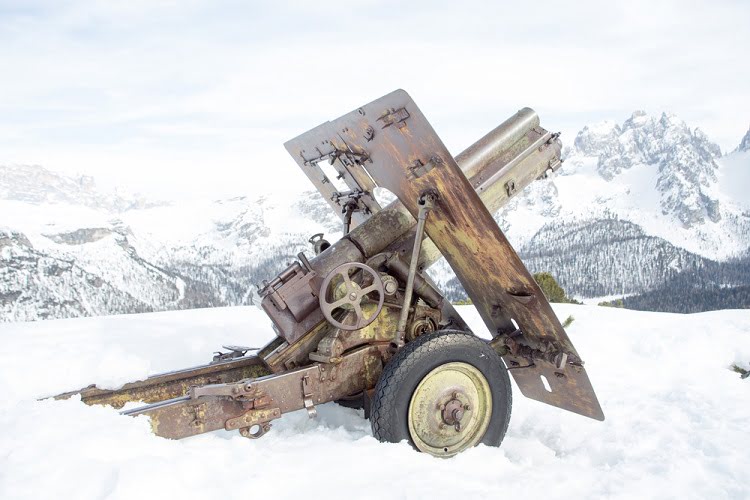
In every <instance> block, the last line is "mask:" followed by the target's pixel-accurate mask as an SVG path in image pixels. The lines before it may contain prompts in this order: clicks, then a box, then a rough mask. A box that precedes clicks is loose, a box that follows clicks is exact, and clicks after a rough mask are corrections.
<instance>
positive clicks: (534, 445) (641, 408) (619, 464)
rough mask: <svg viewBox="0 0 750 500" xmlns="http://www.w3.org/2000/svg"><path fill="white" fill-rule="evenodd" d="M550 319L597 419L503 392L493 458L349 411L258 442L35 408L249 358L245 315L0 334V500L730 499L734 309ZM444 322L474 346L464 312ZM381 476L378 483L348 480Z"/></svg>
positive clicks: (739, 387) (736, 406)
mask: <svg viewBox="0 0 750 500" xmlns="http://www.w3.org/2000/svg"><path fill="white" fill-rule="evenodd" d="M555 310H556V312H557V314H558V316H559V317H560V318H561V319H565V318H566V317H567V316H569V315H573V316H574V317H575V320H574V321H573V323H572V325H571V326H570V327H569V329H568V330H569V333H570V335H571V338H572V339H573V340H574V342H575V344H576V347H577V348H578V350H579V352H580V353H581V354H582V356H583V357H584V359H585V360H586V366H587V370H588V372H589V375H590V377H591V380H592V382H593V384H594V387H595V389H596V391H597V394H598V396H599V399H600V401H601V403H602V407H603V409H604V412H605V414H606V420H605V421H604V422H597V421H593V420H588V419H585V418H583V417H580V416H577V415H574V414H572V413H568V412H564V411H562V410H558V409H556V408H553V407H550V406H547V405H544V404H541V403H538V402H535V401H531V400H528V399H525V398H523V397H522V396H521V395H520V394H519V392H518V390H517V389H516V388H515V387H514V395H515V398H514V405H513V413H512V416H511V422H510V428H509V430H508V435H507V437H506V439H505V441H504V442H503V445H502V447H501V448H488V447H484V446H479V447H477V448H475V449H472V450H469V451H468V452H466V453H463V454H461V455H459V456H457V457H455V458H453V459H449V460H441V459H437V458H433V457H430V456H427V455H421V454H417V453H415V452H413V451H412V450H411V449H410V448H409V446H408V445H407V444H406V443H401V444H381V443H378V442H377V441H376V440H375V439H374V438H373V437H372V435H371V432H370V427H369V423H368V422H367V421H366V420H364V419H363V418H362V415H361V412H359V411H355V410H351V409H347V408H343V407H339V406H337V405H335V404H328V405H324V406H322V407H321V408H320V409H319V417H318V418H317V419H316V420H309V419H308V418H307V416H306V414H305V412H297V413H294V414H290V415H287V416H284V417H283V418H282V419H281V420H280V421H278V422H277V423H274V426H273V428H272V430H271V432H270V433H269V434H268V435H267V436H265V437H263V438H262V439H260V440H257V441H252V440H248V439H245V438H242V437H239V435H237V434H236V433H227V432H216V433H211V434H207V435H203V436H196V437H194V438H190V439H187V440H183V441H168V440H165V439H162V438H158V437H155V436H153V435H152V434H151V433H150V430H149V425H148V423H147V421H146V420H145V417H139V418H135V419H134V418H130V417H124V416H120V415H119V414H118V412H117V411H115V410H112V409H109V408H103V407H88V406H86V405H84V404H82V403H81V402H80V401H75V400H71V401H49V400H46V401H36V399H37V398H38V397H41V396H45V395H50V394H54V393H57V392H59V391H63V390H66V389H71V388H76V387H80V386H83V385H86V384H88V383H89V382H92V381H99V382H103V383H104V385H107V386H116V385H117V384H120V383H122V382H124V381H126V380H129V379H133V378H138V377H143V376H145V375H147V374H149V373H155V372H159V371H163V370H168V369H174V368H179V367H185V366H189V365H193V364H198V363H203V362H206V361H207V360H209V358H210V356H211V351H212V350H214V349H215V348H217V347H219V346H220V344H222V343H235V344H245V345H256V346H259V345H261V344H262V343H263V342H264V341H266V340H268V339H269V337H270V335H271V333H270V332H271V330H270V325H269V324H268V320H267V319H266V317H265V316H264V315H263V314H262V313H261V312H260V311H258V310H257V309H255V308H253V307H236V308H216V309H204V310H195V311H179V312H166V313H152V314H141V315H128V316H116V317H106V318H85V319H74V320H60V321H45V322H41V323H25V324H24V323H17V324H4V325H0V342H2V345H3V349H2V351H0V387H3V389H4V397H3V398H2V400H0V429H2V430H0V498H4V499H6V498H7V499H14V500H23V499H34V500H38V499H44V498H76V499H80V500H86V499H99V498H108V499H112V500H114V499H128V500H129V499H132V498H143V499H159V500H163V499H165V498H185V499H190V498H196V499H206V498H226V499H232V498H238V499H239V498H243V499H245V498H254V497H259V496H266V495H269V496H273V497H274V498H300V496H304V495H305V494H310V493H311V492H312V494H316V493H315V492H319V491H320V490H319V488H321V486H320V484H321V483H320V477H321V473H322V472H324V471H325V477H327V478H329V479H330V484H329V483H326V486H325V494H326V496H329V497H332V498H352V497H355V498H383V496H384V494H385V495H387V496H388V497H389V498H391V497H392V498H426V497H427V498H455V497H456V496H459V497H461V498H498V497H501V496H502V497H508V498H516V497H520V498H545V499H553V498H604V497H606V498H623V499H624V498H659V499H661V498H681V499H693V498H696V499H698V498H700V499H703V498H717V499H723V498H738V499H739V498H747V492H748V491H750V474H748V470H750V453H748V450H750V432H748V430H747V402H748V401H749V400H750V380H741V379H740V377H739V376H738V374H737V373H734V372H732V371H730V370H729V369H728V367H729V365H730V364H732V363H740V364H742V366H744V367H745V368H750V365H748V362H750V312H748V311H718V312H711V313H702V314H694V315H674V314H664V313H645V312H635V311H625V310H619V309H612V308H603V307H594V306H574V305H556V306H555ZM460 313H461V314H462V315H463V316H464V317H465V318H466V319H467V320H468V321H469V323H470V324H471V325H472V327H473V328H474V329H475V330H476V331H477V332H478V333H480V334H482V335H486V333H487V332H486V330H485V329H484V326H483V325H482V323H481V320H480V319H479V317H478V315H477V313H476V311H475V310H474V309H473V308H470V307H461V308H460ZM61 339H63V341H61ZM32 354H33V356H32ZM32 359H33V361H34V362H35V363H36V366H38V367H39V368H38V369H34V370H29V369H28V363H29V362H30V360H32ZM384 463H387V464H389V466H388V468H387V473H386V472H384V473H383V474H382V475H378V474H373V473H366V474H364V473H363V474H361V473H358V472H357V471H377V470H381V471H382V470H383V464H384ZM290 471H293V472H290ZM339 472H343V473H341V474H339ZM384 489H385V491H386V492H387V493H384Z"/></svg>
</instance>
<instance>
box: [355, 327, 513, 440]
mask: <svg viewBox="0 0 750 500" xmlns="http://www.w3.org/2000/svg"><path fill="white" fill-rule="evenodd" d="M454 361H459V362H464V363H468V364H470V365H472V366H474V367H475V368H477V369H478V370H479V371H481V372H482V374H483V375H484V376H485V378H487V382H488V383H489V386H490V393H491V394H492V416H491V417H490V423H489V426H488V428H487V431H486V432H485V434H484V437H483V438H482V440H481V441H480V442H481V443H483V444H485V445H487V446H500V443H501V442H502V440H503V438H504V437H505V433H506V431H507V430H508V423H509V422H510V411H511V407H512V405H513V401H512V399H513V398H512V394H511V386H510V378H509V377H508V371H507V370H506V368H505V365H504V364H503V361H502V359H500V356H498V354H497V353H496V352H495V351H494V350H493V349H492V347H490V346H489V345H488V344H487V342H485V341H483V340H481V339H479V338H477V337H475V336H474V335H472V334H470V333H466V332H461V331H456V330H440V331H438V332H435V333H432V334H429V335H422V336H420V337H417V338H416V339H415V340H413V341H412V342H409V343H408V344H406V345H405V346H404V347H402V348H401V350H399V351H398V352H397V353H396V355H395V356H394V357H393V358H392V359H391V360H390V361H389V362H388V364H387V365H386V366H385V368H384V369H383V373H382V374H381V375H380V379H379V380H378V383H377V385H376V386H375V394H374V396H373V401H372V412H371V414H370V426H371V427H372V434H373V436H375V437H376V438H377V439H378V440H380V441H381V442H388V443H399V442H401V441H403V440H405V439H406V440H407V441H408V442H409V443H410V444H411V445H412V447H414V449H416V447H415V446H414V442H413V441H412V439H411V435H410V433H409V424H408V417H407V415H408V412H409V403H410V401H411V396H412V394H413V393H414V390H415V389H416V388H417V385H419V382H420V381H421V380H422V379H423V378H424V377H425V375H427V374H428V373H429V372H430V371H432V370H433V369H435V368H437V367H438V366H440V365H442V364H445V363H450V362H454Z"/></svg>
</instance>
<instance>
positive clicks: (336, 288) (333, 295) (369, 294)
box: [319, 262, 385, 331]
mask: <svg viewBox="0 0 750 500" xmlns="http://www.w3.org/2000/svg"><path fill="white" fill-rule="evenodd" d="M375 294H377V298H375V297H373V295H375ZM319 300H320V310H321V311H323V316H325V318H326V319H327V320H328V322H329V323H330V324H332V325H333V326H335V327H336V328H340V329H342V330H349V331H351V330H359V329H360V328H364V327H366V326H367V325H369V324H370V323H372V322H373V321H375V318H377V317H378V314H380V311H381V310H382V309H383V301H384V300H385V293H383V280H382V279H381V278H380V275H379V274H378V273H377V272H376V271H375V270H374V269H373V268H371V267H370V266H368V265H365V264H361V263H359V262H348V263H346V264H342V265H340V266H338V267H336V268H334V269H333V270H332V271H331V272H330V273H328V276H326V278H325V280H323V285H322V286H321V287H320V299H319ZM364 302H374V303H376V304H377V307H376V308H375V309H374V310H372V311H371V312H368V313H367V314H365V311H364V310H363V308H362V304H363V303H364ZM340 309H343V310H347V311H353V312H354V314H355V320H354V324H346V323H344V322H342V321H338V320H337V319H336V318H334V317H333V313H334V311H336V310H340ZM370 309H371V308H368V311H369V310H370Z"/></svg>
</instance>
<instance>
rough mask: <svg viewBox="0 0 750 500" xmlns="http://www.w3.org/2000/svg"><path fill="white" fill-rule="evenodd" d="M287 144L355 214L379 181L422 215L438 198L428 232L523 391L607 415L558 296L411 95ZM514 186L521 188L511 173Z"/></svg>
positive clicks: (339, 205)
mask: <svg viewBox="0 0 750 500" xmlns="http://www.w3.org/2000/svg"><path fill="white" fill-rule="evenodd" d="M285 147H286V148H287V150H288V151H289V153H290V154H291V155H292V156H293V157H294V158H295V160H296V161H297V163H298V164H299V166H300V168H302V170H303V171H304V172H305V173H306V174H307V175H308V177H309V178H310V179H311V180H312V181H313V183H314V184H315V185H316V186H317V187H318V188H319V190H320V191H321V193H322V194H323V195H324V197H326V199H327V200H328V201H329V203H331V205H332V206H334V207H335V208H336V209H337V211H340V212H342V213H344V214H346V213H347V212H348V213H349V215H352V216H353V217H354V218H355V219H354V220H355V221H356V220H363V219H366V217H367V215H368V214H370V213H372V212H374V211H377V210H378V209H379V206H378V205H377V202H375V200H374V198H373V197H372V190H373V188H374V187H375V186H381V187H383V188H385V189H388V190H389V191H391V192H392V193H393V194H395V195H396V196H397V197H398V199H399V200H400V201H401V202H402V203H403V204H404V206H405V207H406V208H407V209H408V211H409V212H410V213H411V214H412V215H413V216H414V217H415V218H416V217H417V216H418V214H419V212H420V206H421V205H420V204H421V203H422V202H423V200H424V199H425V197H426V196H430V197H431V199H433V200H434V206H433V207H432V210H431V212H430V215H429V217H427V219H426V221H425V231H426V233H427V235H428V236H429V238H430V239H431V240H432V242H434V244H435V245H436V246H437V248H438V249H439V250H440V252H441V253H442V254H443V256H445V258H446V259H447V261H448V263H449V264H450V265H451V267H452V268H453V270H454V271H455V273H456V275H457V277H458V279H459V280H460V281H461V283H462V285H463V286H464V288H465V290H466V292H467V294H468V295H469V297H470V298H471V299H472V301H473V303H474V304H475V306H476V308H477V310H478V311H479V314H480V315H481V317H482V319H483V321H484V323H485V324H486V325H487V328H488V329H489V331H490V332H491V333H492V335H493V341H492V345H493V347H495V349H496V350H497V351H498V352H499V353H500V354H501V355H502V357H503V360H504V362H505V364H506V365H507V367H508V368H509V370H510V372H511V374H512V375H513V378H514V379H515V381H516V383H517V385H518V387H519V388H520V389H521V392H522V393H523V395H524V396H526V397H529V398H531V399H535V400H538V401H542V402H544V403H547V404H550V405H553V406H557V407H559V408H562V409H565V410H569V411H572V412H575V413H578V414H581V415H584V416H587V417H591V418H594V419H597V420H603V419H604V414H603V412H602V409H601V407H600V405H599V402H598V400H597V398H596V395H595V393H594V390H593V388H592V386H591V383H590V381H589V378H588V375H587V374H586V370H585V368H584V366H583V360H582V359H581V357H580V356H579V354H578V352H577V351H576V349H575V347H574V346H573V343H572V342H571V340H570V338H569V337H568V335H567V334H566V333H565V330H564V329H563V327H562V325H561V324H560V322H559V320H558V319H557V317H556V316H555V314H554V312H553V310H552V308H551V306H550V304H549V302H548V301H547V299H546V298H545V296H544V294H543V293H542V291H541V289H540V288H539V286H538V285H537V283H536V282H535V281H534V279H533V278H532V276H531V274H530V273H529V271H528V270H527V269H526V267H525V266H524V264H523V262H522V261H521V259H520V258H519V257H518V255H517V254H516V252H515V250H514V249H513V247H512V246H511V244H510V243H509V242H508V240H507V238H506V237H505V235H504V234H503V233H502V231H501V230H500V228H499V227H498V225H497V224H496V223H495V221H494V219H493V218H492V214H491V213H490V212H489V211H488V209H487V207H486V206H485V205H484V203H482V200H481V199H480V196H479V195H478V194H477V192H476V191H475V190H474V188H473V187H472V184H471V183H470V182H469V180H468V179H467V178H466V176H465V175H464V174H463V172H462V171H461V169H460V168H459V166H458V165H457V163H456V161H455V160H454V158H453V156H451V154H450V153H449V152H448V150H447V149H446V147H445V146H444V145H443V143H442V141H441V140H440V138H439V137H438V135H437V134H436V133H435V131H434V130H433V129H432V126H431V125H430V124H429V122H428V121H427V119H426V118H425V117H424V115H423V114H422V112H421V111H420V110H419V108H418V107H417V105H416V104H415V103H414V101H413V100H412V99H411V97H410V96H409V95H408V94H407V93H406V92H404V91H402V90H398V91H395V92H392V93H391V94H388V95H386V96H384V97H382V98H380V99H378V100H376V101H373V102H371V103H370V104H367V105H365V106H363V107H361V108H359V109H357V110H355V111H352V112H351V113H348V114H346V115H344V116H342V117H340V118H338V119H336V120H333V121H331V122H327V123H325V124H323V125H320V126H319V127H316V128H314V129H312V130H310V131H309V132H307V133H305V134H303V135H301V136H299V137H297V138H295V139H293V140H291V141H289V142H287V143H286V144H285ZM321 161H329V162H331V163H332V164H333V165H334V166H335V167H336V169H337V171H338V172H339V177H340V178H342V179H344V181H345V182H346V183H347V185H348V187H349V188H350V190H349V191H348V192H346V193H341V192H339V191H336V190H335V188H333V187H332V185H331V182H330V179H328V178H327V177H326V176H325V174H324V173H323V172H322V170H320V168H319V166H318V163H319V162H321ZM506 189H508V190H512V189H513V183H512V179H511V180H509V181H508V182H507V183H506ZM508 194H509V195H510V192H509V193H508ZM353 214H357V215H353ZM345 227H346V226H345Z"/></svg>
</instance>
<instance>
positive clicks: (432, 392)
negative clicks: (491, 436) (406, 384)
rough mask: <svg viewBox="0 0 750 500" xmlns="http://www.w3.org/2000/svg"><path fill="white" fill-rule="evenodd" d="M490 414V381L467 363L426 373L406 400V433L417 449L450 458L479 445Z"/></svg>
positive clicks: (457, 363)
mask: <svg viewBox="0 0 750 500" xmlns="http://www.w3.org/2000/svg"><path fill="white" fill-rule="evenodd" d="M491 416H492V393H491V392H490V384H489V383H488V382H487V379H486V378H485V376H484V375H482V372H480V371H479V370H478V369H477V368H475V367H474V366H472V365H470V364H468V363H460V362H453V363H446V364H444V365H441V366H438V367H437V368H435V369H434V370H432V371H431V372H430V373H428V374H427V375H426V376H425V377H424V378H423V379H422V381H421V382H420V383H419V385H418V386H417V388H416V389H415V390H414V393H413V394H412V396H411V401H410V402H409V413H408V418H409V434H410V435H411V438H412V441H413V442H414V445H415V446H416V447H417V449H418V450H419V451H422V452H425V453H429V454H431V455H435V456H438V457H450V456H453V455H455V454H457V453H460V452H462V451H463V450H466V449H467V448H471V447H473V446H476V445H477V444H479V442H480V441H481V440H482V438H483V437H484V434H485V432H487V427H489V424H490V418H491Z"/></svg>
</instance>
